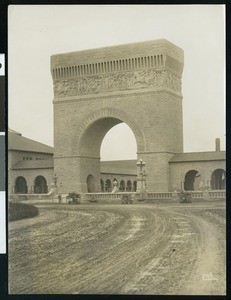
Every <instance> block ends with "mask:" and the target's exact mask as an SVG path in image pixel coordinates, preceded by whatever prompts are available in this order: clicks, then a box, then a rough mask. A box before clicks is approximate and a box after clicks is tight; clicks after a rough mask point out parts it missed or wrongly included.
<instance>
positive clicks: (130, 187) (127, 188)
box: [100, 178, 137, 192]
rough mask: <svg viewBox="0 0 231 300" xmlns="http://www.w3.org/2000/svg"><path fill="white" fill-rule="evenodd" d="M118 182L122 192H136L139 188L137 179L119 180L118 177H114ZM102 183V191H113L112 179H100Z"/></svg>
mask: <svg viewBox="0 0 231 300" xmlns="http://www.w3.org/2000/svg"><path fill="white" fill-rule="evenodd" d="M114 180H116V181H117V182H118V189H119V191H120V192H136V189H137V181H136V180H135V181H133V182H132V181H131V180H127V182H126V181H125V180H123V179H122V180H120V181H118V180H117V179H116V178H114ZM100 185H101V192H111V191H112V181H111V180H110V179H107V180H105V182H104V181H103V179H100Z"/></svg>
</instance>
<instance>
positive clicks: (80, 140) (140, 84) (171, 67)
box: [51, 40, 183, 193]
mask: <svg viewBox="0 0 231 300" xmlns="http://www.w3.org/2000/svg"><path fill="white" fill-rule="evenodd" d="M182 72H183V50H182V49H180V48H178V47H177V46H175V45H173V44H172V43H170V42H168V41H166V40H155V41H148V42H141V43H134V44H127V45H120V46H113V47H106V48H100V49H91V50H85V51H78V52H71V53H64V54H57V55H53V56H52V57H51V73H52V78H53V84H54V101H53V103H54V173H55V174H56V176H57V177H58V191H59V193H68V192H70V191H76V192H86V191H87V182H88V186H90V191H92V192H93V191H95V192H97V191H100V189H101V188H100V146H101V143H102V140H103V138H104V136H105V134H106V133H107V132H108V131H109V130H110V129H111V128H112V127H113V126H115V125H116V124H119V123H121V122H125V123H126V124H127V125H128V126H129V127H130V128H131V130H132V131H133V133H134V136H135V138H136V142H137V159H140V158H142V159H143V160H144V161H145V162H146V167H145V170H146V174H147V179H146V184H147V189H148V190H150V191H160V192H162V191H168V190H169V185H170V183H169V164H168V162H169V160H170V159H171V157H172V156H173V155H174V154H175V153H179V152H183V123H182V94H181V76H182Z"/></svg>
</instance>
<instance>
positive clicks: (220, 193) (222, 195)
mask: <svg viewBox="0 0 231 300" xmlns="http://www.w3.org/2000/svg"><path fill="white" fill-rule="evenodd" d="M208 194H209V198H217V199H226V191H225V190H217V191H215V190H213V191H209V192H208Z"/></svg>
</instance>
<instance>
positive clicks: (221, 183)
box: [211, 169, 226, 190]
mask: <svg viewBox="0 0 231 300" xmlns="http://www.w3.org/2000/svg"><path fill="white" fill-rule="evenodd" d="M225 188H226V172H225V170H223V169H216V170H214V171H213V173H212V176H211V189H212V190H225Z"/></svg>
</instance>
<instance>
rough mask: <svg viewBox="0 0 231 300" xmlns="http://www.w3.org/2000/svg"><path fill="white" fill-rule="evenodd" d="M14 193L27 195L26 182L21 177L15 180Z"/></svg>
mask: <svg viewBox="0 0 231 300" xmlns="http://www.w3.org/2000/svg"><path fill="white" fill-rule="evenodd" d="M14 192H15V193H16V194H27V182H26V179H25V178H24V177H23V176H19V177H17V178H16V179H15V188H14Z"/></svg>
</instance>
